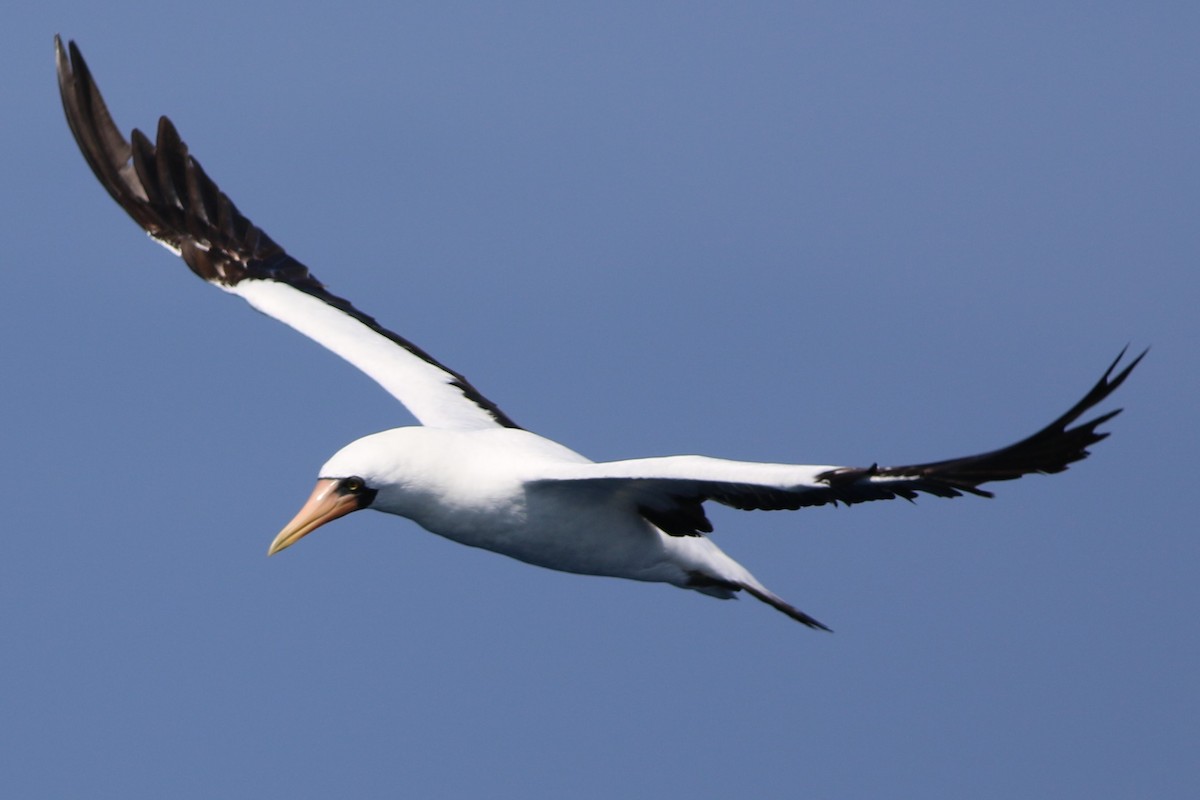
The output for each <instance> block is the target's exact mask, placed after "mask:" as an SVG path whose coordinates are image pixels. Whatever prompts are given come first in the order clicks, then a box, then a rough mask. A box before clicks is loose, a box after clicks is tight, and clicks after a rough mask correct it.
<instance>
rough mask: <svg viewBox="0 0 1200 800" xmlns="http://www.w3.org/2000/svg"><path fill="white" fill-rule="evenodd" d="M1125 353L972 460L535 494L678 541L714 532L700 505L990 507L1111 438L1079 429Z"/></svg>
mask: <svg viewBox="0 0 1200 800" xmlns="http://www.w3.org/2000/svg"><path fill="white" fill-rule="evenodd" d="M1124 355H1125V350H1122V351H1121V354H1120V355H1118V356H1117V358H1116V360H1114V361H1113V363H1112V364H1111V365H1110V366H1109V368H1108V370H1107V371H1105V373H1104V375H1103V376H1102V377H1101V378H1100V380H1099V381H1098V382H1097V383H1096V385H1095V386H1093V387H1092V389H1091V390H1090V391H1089V392H1088V393H1087V394H1086V395H1084V397H1083V399H1082V400H1080V401H1079V402H1078V403H1076V404H1075V405H1074V406H1072V407H1071V408H1070V409H1069V410H1068V411H1067V412H1066V413H1065V414H1063V415H1062V416H1060V417H1059V418H1058V419H1056V420H1054V422H1052V423H1050V424H1049V425H1047V426H1046V427H1044V428H1042V429H1041V430H1040V431H1038V432H1037V433H1035V434H1033V435H1032V436H1028V437H1026V438H1024V439H1022V440H1021V441H1019V442H1017V443H1015V444H1012V445H1009V446H1008V447H1003V448H1000V449H999V450H992V451H990V452H987V453H981V454H979V455H974V456H966V457H963V458H952V459H947V460H944V461H933V462H929V463H926V464H911V465H907V466H898V467H880V466H879V465H877V464H873V465H871V466H869V467H835V466H814V465H803V464H765V463H757V462H748V461H730V460H725V459H719V458H709V457H707V456H667V457H665V458H643V459H632V460H628V461H609V462H601V463H598V464H580V465H568V466H564V467H563V468H562V469H561V470H560V474H557V475H555V476H553V477H551V478H548V479H546V480H544V481H538V482H537V484H538V485H540V486H541V488H543V489H549V490H555V489H557V490H559V491H581V490H582V491H591V492H605V493H608V494H609V495H610V496H612V497H613V498H616V499H618V500H623V501H625V502H628V503H630V504H631V505H632V506H634V507H636V508H637V509H638V510H639V511H640V512H641V514H642V515H643V516H644V517H645V518H646V519H648V520H649V521H650V522H651V523H653V524H654V525H656V526H657V527H659V528H660V529H661V530H663V531H664V532H665V533H668V534H671V535H672V536H698V535H700V534H703V533H708V532H710V531H712V524H711V523H710V522H709V521H708V518H707V517H706V516H705V514H704V508H703V503H704V502H706V501H709V500H711V501H714V502H717V503H721V504H723V505H727V506H732V507H733V508H738V509H742V510H746V511H754V510H764V511H777V510H784V509H798V508H805V507H808V506H820V505H837V504H839V503H845V504H846V505H853V504H855V503H864V502H867V501H870V500H893V499H896V498H904V499H905V500H914V499H916V497H917V496H918V495H920V494H930V495H934V496H936V497H959V496H961V495H963V494H973V495H977V496H980V497H991V496H992V493H991V492H989V491H987V490H986V489H981V488H979V487H980V486H981V485H982V484H985V483H990V482H993V481H1007V480H1013V479H1015V478H1020V477H1021V476H1023V475H1030V474H1033V473H1043V474H1049V473H1055V472H1062V471H1063V470H1065V469H1067V467H1068V466H1069V465H1070V464H1073V463H1075V462H1076V461H1080V460H1082V459H1084V458H1087V456H1088V448H1089V447H1091V446H1092V445H1094V444H1096V443H1097V442H1099V441H1101V440H1102V439H1104V438H1105V437H1107V436H1108V433H1107V432H1102V431H1098V430H1097V428H1098V427H1099V426H1100V425H1102V424H1103V423H1105V422H1107V421H1109V420H1111V419H1112V418H1113V417H1115V416H1116V415H1117V414H1119V413H1120V410H1119V409H1118V410H1115V411H1109V412H1107V413H1104V414H1101V415H1100V416H1098V417H1096V418H1094V419H1092V420H1090V421H1088V422H1084V423H1082V424H1079V425H1075V427H1071V426H1072V425H1073V424H1074V423H1075V422H1076V421H1077V420H1078V419H1079V418H1080V417H1081V416H1083V415H1084V414H1085V413H1087V412H1088V410H1090V409H1091V408H1093V407H1094V406H1096V405H1097V404H1098V403H1100V402H1101V401H1103V400H1104V399H1105V398H1107V397H1108V396H1109V395H1110V394H1112V393H1113V392H1114V391H1116V389H1117V388H1118V387H1119V386H1120V385H1121V384H1122V383H1124V382H1125V379H1126V378H1127V377H1129V373H1130V372H1132V371H1133V368H1134V367H1136V366H1137V365H1138V363H1139V362H1140V361H1141V360H1142V358H1144V357H1145V355H1146V353H1145V352H1142V353H1141V354H1140V355H1139V356H1137V358H1135V359H1133V361H1131V362H1130V363H1129V364H1128V365H1126V366H1125V367H1124V368H1123V369H1122V370H1121V371H1120V372H1118V373H1117V374H1116V375H1115V376H1114V374H1113V373H1114V371H1115V370H1116V368H1117V365H1118V364H1119V363H1120V361H1121V359H1122V357H1123V356H1124Z"/></svg>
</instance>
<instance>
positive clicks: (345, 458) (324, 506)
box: [267, 431, 403, 556]
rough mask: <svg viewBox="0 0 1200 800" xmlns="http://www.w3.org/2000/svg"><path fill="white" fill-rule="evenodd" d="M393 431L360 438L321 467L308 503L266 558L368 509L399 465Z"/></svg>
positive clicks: (286, 526) (283, 532) (270, 548)
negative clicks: (352, 514)
mask: <svg viewBox="0 0 1200 800" xmlns="http://www.w3.org/2000/svg"><path fill="white" fill-rule="evenodd" d="M396 434H397V431H384V432H382V433H377V434H372V435H371V436H366V437H363V438H362V439H359V440H357V441H355V442H351V443H350V444H348V445H346V446H345V447H343V448H342V449H341V450H339V451H338V452H337V453H336V454H335V455H334V456H333V458H331V459H329V461H327V462H325V466H323V467H321V471H320V473H319V474H320V476H321V477H320V478H318V479H317V486H316V488H315V489H313V492H312V495H311V496H309V498H308V502H306V503H305V504H304V507H303V508H301V509H300V512H299V513H298V514H296V516H295V517H293V518H292V521H291V522H289V523H288V524H287V525H285V526H284V528H283V530H281V531H280V532H279V535H278V536H276V537H275V539H274V541H272V542H271V546H270V547H269V548H268V549H267V555H269V556H273V555H275V554H276V553H278V552H279V551H280V550H283V549H285V548H288V547H291V546H292V545H293V544H295V543H296V542H298V541H300V540H301V539H302V538H304V537H305V536H307V535H308V534H310V533H312V532H313V531H315V530H316V529H317V528H319V527H321V526H322V525H324V524H325V523H327V522H332V521H333V520H335V519H337V518H338V517H344V516H346V515H347V514H349V513H350V512H352V511H358V510H360V509H363V508H369V507H370V506H371V504H372V503H374V502H375V498H376V496H377V495H378V494H379V489H380V488H381V487H383V486H386V485H387V484H388V483H390V482H391V476H390V474H389V467H390V468H391V469H392V470H394V469H395V468H396V466H397V464H398V462H399V459H398V458H397V453H398V452H403V450H402V449H399V448H397V447H396V445H397V444H398V443H397V442H396V441H393V440H395V439H397V438H398V437H397V435H396Z"/></svg>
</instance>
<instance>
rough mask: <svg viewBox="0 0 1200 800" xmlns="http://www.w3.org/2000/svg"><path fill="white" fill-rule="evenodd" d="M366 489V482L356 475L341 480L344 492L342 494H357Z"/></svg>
mask: <svg viewBox="0 0 1200 800" xmlns="http://www.w3.org/2000/svg"><path fill="white" fill-rule="evenodd" d="M366 487H367V484H366V482H365V481H364V480H363V479H362V478H360V477H358V476H357V475H352V476H351V477H349V478H343V479H342V491H344V492H349V493H350V494H358V493H359V492H361V491H362V490H363V489H365V488H366Z"/></svg>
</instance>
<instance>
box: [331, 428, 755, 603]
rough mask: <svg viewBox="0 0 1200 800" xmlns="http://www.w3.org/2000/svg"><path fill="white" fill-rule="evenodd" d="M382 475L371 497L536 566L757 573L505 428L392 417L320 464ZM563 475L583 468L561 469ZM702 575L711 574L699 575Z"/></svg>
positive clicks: (646, 576)
mask: <svg viewBox="0 0 1200 800" xmlns="http://www.w3.org/2000/svg"><path fill="white" fill-rule="evenodd" d="M321 474H322V475H330V476H333V475H346V474H354V475H358V476H359V477H361V478H362V479H363V480H364V482H365V483H366V485H368V486H379V487H381V488H380V489H379V490H378V494H377V495H376V497H375V499H374V501H373V502H372V503H371V508H374V509H377V510H379V511H385V512H388V513H391V514H397V515H399V516H402V517H407V518H408V519H410V520H412V521H413V522H415V523H417V524H418V525H420V526H421V527H422V528H424V529H426V530H427V531H430V532H432V533H436V534H438V535H440V536H444V537H445V538H447V539H450V540H452V541H455V542H458V543H459V544H465V545H468V546H470V547H479V548H482V549H484V550H491V551H493V552H496V553H501V554H503V555H506V556H511V557H512V558H515V559H518V560H519V561H524V562H526V563H529V564H534V565H536V566H539V567H548V568H550V569H556V570H561V571H563V572H575V573H579V574H582V575H605V576H609V577H615V578H630V579H633V580H640V581H657V582H662V583H671V584H674V585H676V586H683V587H688V588H697V586H698V585H699V586H700V588H704V589H707V590H708V591H709V592H710V593H715V594H717V595H719V596H724V595H727V594H728V593H729V590H727V589H726V590H723V591H722V590H719V589H718V588H716V587H717V584H718V583H720V582H726V583H743V582H750V583H753V584H754V585H755V586H756V588H760V589H761V590H762V591H764V592H765V591H766V589H765V588H763V587H761V586H760V585H759V584H758V582H757V581H755V580H754V579H753V578H752V577H751V576H750V574H749V573H748V572H747V571H746V570H745V569H744V568H743V567H741V566H740V565H739V564H737V562H735V561H734V560H733V559H731V558H730V557H729V556H727V555H725V554H724V553H723V552H721V550H720V549H718V548H717V546H716V545H714V544H713V543H712V541H711V540H710V539H707V538H705V537H702V536H668V535H666V534H665V533H663V532H662V531H661V530H659V529H658V528H657V527H655V526H654V525H652V524H651V523H650V522H648V521H647V520H646V518H645V517H644V516H642V514H641V513H640V512H639V511H638V508H637V502H636V498H635V497H633V496H626V497H621V496H620V495H619V493H617V492H614V491H612V490H611V488H610V487H607V486H603V485H600V483H601V481H599V480H598V481H594V482H589V481H588V480H587V479H586V477H587V476H588V475H589V474H594V475H596V476H597V478H602V477H603V476H605V475H606V474H607V472H606V469H605V465H604V464H596V463H594V462H592V461H589V460H588V459H587V458H584V457H583V456H581V455H579V454H578V453H576V452H574V451H572V450H570V449H568V448H566V447H564V446H563V445H561V444H558V443H557V442H553V441H551V440H549V439H546V438H544V437H542V436H538V435H537V434H535V433H531V432H529V431H525V430H520V429H512V428H493V429H488V430H472V431H452V430H441V429H437V428H426V427H405V428H394V429H392V430H388V431H383V432H381V433H377V434H374V435H372V436H367V437H364V438H362V439H359V440H357V441H355V442H352V443H351V444H349V445H348V446H346V447H345V448H344V449H343V450H341V451H340V452H339V453H337V454H336V455H335V456H334V457H333V458H332V459H330V461H329V462H328V463H326V464H325V466H324V467H322V469H321ZM559 476H570V477H571V478H579V479H577V480H570V479H560V478H559ZM705 579H707V581H708V582H706V581H705Z"/></svg>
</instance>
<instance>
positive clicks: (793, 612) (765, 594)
mask: <svg viewBox="0 0 1200 800" xmlns="http://www.w3.org/2000/svg"><path fill="white" fill-rule="evenodd" d="M739 588H741V589H743V590H744V591H745V592H746V594H748V595H750V596H751V597H753V598H755V599H757V600H762V601H763V602H764V603H766V604H767V605H769V606H770V607H771V608H774V609H777V610H779V611H782V612H783V613H785V614H787V615H788V616H789V617H791V618H792V619H794V620H796V621H797V622H801V623H804V624H805V625H807V626H808V627H810V628H814V629H816V630H822V631H829V632H830V633H833V628H830V627H829V626H828V625H824V624H822V623H821V622H819V621H818V620H816V619H814V618H813V617H810V616H809V615H808V614H805V613H804V612H803V611H801V610H800V609H798V608H796V607H795V606H794V605H792V604H791V603H786V602H784V601H783V599H782V598H780V597H779V596H778V595H776V594H774V593H772V592H770V591H768V590H767V589H766V588H765V587H764V586H763V585H762V584H759V585H757V586H755V585H752V584H749V583H743V584H740V586H739Z"/></svg>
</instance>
